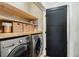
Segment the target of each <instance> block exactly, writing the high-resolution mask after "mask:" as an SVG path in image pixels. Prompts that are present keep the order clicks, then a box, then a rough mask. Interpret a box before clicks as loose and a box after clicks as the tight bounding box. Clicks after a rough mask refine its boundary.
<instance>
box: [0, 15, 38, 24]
mask: <svg viewBox="0 0 79 59" xmlns="http://www.w3.org/2000/svg"><path fill="white" fill-rule="evenodd" d="M0 20H2V21H16V22H21V23H25V24H31V25H36V24H33V23H29V22H27V21H24V20H18V19H15V20H14V19H11V18H9V17H5V16H1V15H0Z"/></svg>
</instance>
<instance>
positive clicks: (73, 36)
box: [70, 2, 79, 57]
mask: <svg viewBox="0 0 79 59" xmlns="http://www.w3.org/2000/svg"><path fill="white" fill-rule="evenodd" d="M70 7H71V11H70V12H71V14H70V16H71V20H70V27H71V28H70V41H71V43H72V44H71V46H72V48H73V50H72V52H73V53H72V56H74V57H76V56H78V57H79V3H77V2H74V3H71V6H70Z"/></svg>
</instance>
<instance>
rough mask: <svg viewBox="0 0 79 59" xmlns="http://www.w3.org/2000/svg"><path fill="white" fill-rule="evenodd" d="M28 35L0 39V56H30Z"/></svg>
mask: <svg viewBox="0 0 79 59" xmlns="http://www.w3.org/2000/svg"><path fill="white" fill-rule="evenodd" d="M30 41H31V40H30V37H29V36H24V37H18V38H17V37H16V38H10V39H6V40H4V41H0V50H1V51H0V52H1V53H0V55H1V57H31V56H32V54H31V47H30V44H31V42H30Z"/></svg>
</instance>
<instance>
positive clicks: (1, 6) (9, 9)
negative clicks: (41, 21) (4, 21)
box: [0, 2, 37, 20]
mask: <svg viewBox="0 0 79 59" xmlns="http://www.w3.org/2000/svg"><path fill="white" fill-rule="evenodd" d="M0 11H3V12H6V13H9V14H11V15H13V16H19V17H22V18H24V19H28V20H36V19H37V18H36V17H35V16H33V15H31V14H29V13H26V12H25V11H22V10H20V9H18V8H16V7H14V6H11V5H9V4H7V3H4V2H0Z"/></svg>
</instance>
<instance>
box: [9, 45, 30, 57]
mask: <svg viewBox="0 0 79 59" xmlns="http://www.w3.org/2000/svg"><path fill="white" fill-rule="evenodd" d="M29 56H30V53H29V47H28V46H27V45H26V44H21V45H18V46H16V47H15V48H14V49H13V50H12V51H11V52H10V53H9V55H8V57H29Z"/></svg>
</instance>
